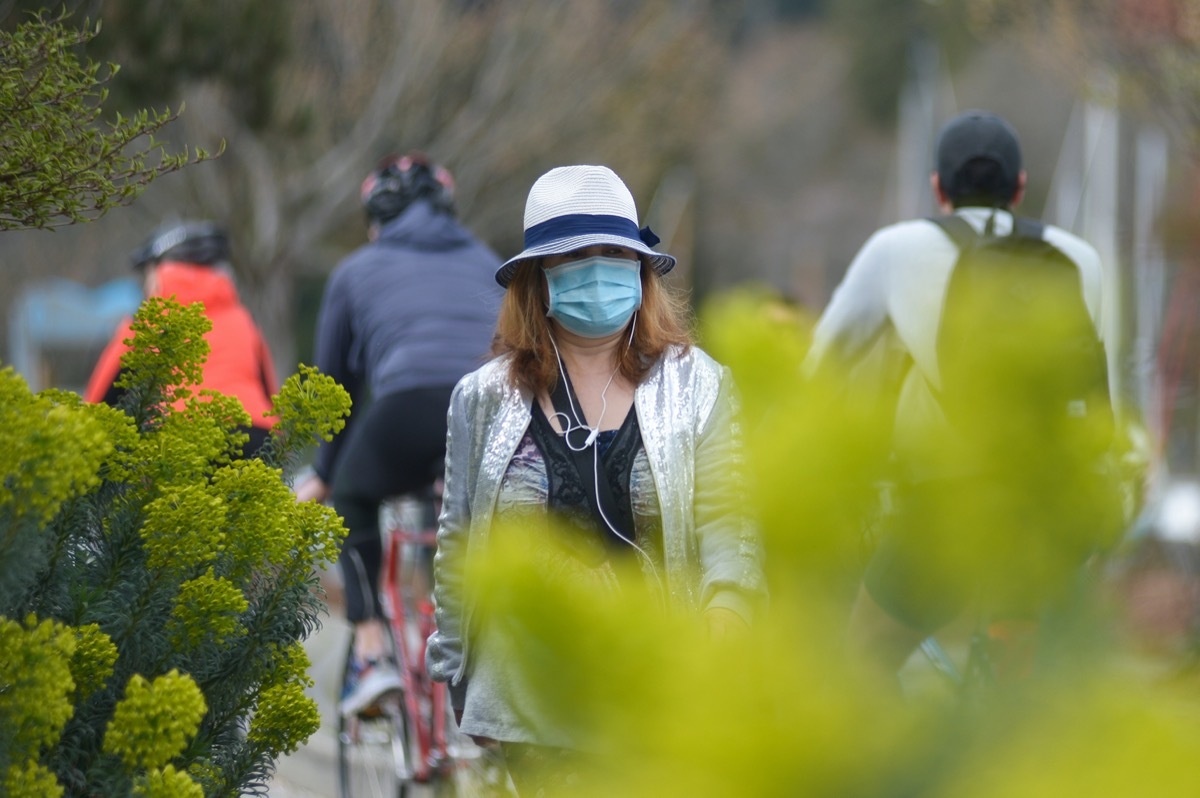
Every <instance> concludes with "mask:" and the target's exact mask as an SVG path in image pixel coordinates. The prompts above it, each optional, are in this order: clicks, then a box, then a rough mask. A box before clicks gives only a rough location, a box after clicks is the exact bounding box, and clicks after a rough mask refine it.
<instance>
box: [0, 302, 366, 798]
mask: <svg viewBox="0 0 1200 798" xmlns="http://www.w3.org/2000/svg"><path fill="white" fill-rule="evenodd" d="M209 324H210V323H209V322H208V320H207V319H206V318H205V317H204V315H203V313H202V312H201V308H200V306H199V305H193V306H191V307H188V308H185V307H182V306H181V305H179V304H178V303H176V302H174V301H172V300H162V299H151V300H148V301H147V302H146V303H145V304H144V305H143V307H142V308H141V310H140V311H139V312H138V315H137V318H136V320H135V324H134V337H133V340H132V349H131V351H130V352H129V353H128V355H127V356H126V359H125V360H124V361H123V365H124V367H125V371H124V374H125V375H126V376H125V377H124V378H123V383H122V384H123V387H124V388H125V389H126V396H125V399H124V400H123V401H124V404H123V405H122V407H121V408H110V407H105V406H97V405H87V404H84V403H83V402H82V401H81V400H80V399H79V398H78V397H77V396H76V395H74V394H70V393H66V392H61V391H54V390H50V391H44V392H42V393H39V394H32V393H30V391H29V389H28V387H27V386H26V385H25V383H24V381H23V380H22V379H21V378H20V377H19V376H17V375H16V374H15V373H14V372H13V371H12V370H11V369H5V370H3V371H0V450H2V451H3V452H4V457H5V460H4V463H3V468H2V470H0V479H2V480H3V484H2V488H0V718H3V719H4V722H3V723H2V724H0V792H3V793H4V794H6V795H13V796H17V795H30V796H35V795H36V796H39V798H40V797H41V796H47V795H129V794H135V795H144V796H192V795H195V796H199V795H209V796H224V795H240V794H243V793H244V792H246V791H248V790H254V789H255V788H261V787H262V786H263V785H264V784H265V783H266V781H267V779H268V778H269V776H270V772H271V769H272V767H273V763H274V759H275V757H276V756H278V755H279V754H280V753H283V752H288V751H292V750H295V748H296V746H297V745H299V743H301V742H303V741H304V740H305V739H307V737H308V736H309V735H311V734H312V733H313V732H314V731H315V730H316V729H317V727H318V720H319V719H318V715H317V710H316V706H315V705H314V703H313V702H312V701H311V699H309V698H307V697H306V696H305V695H304V693H303V689H304V688H305V687H306V686H309V685H310V684H311V682H310V681H309V679H308V676H307V668H308V664H309V663H308V659H307V656H306V655H305V652H304V649H303V648H302V647H301V641H302V640H303V639H304V638H305V637H306V636H307V635H308V634H310V633H311V632H312V631H313V630H314V629H315V628H316V626H317V624H318V622H319V616H320V613H321V612H322V611H324V603H323V599H322V595H321V592H320V590H319V586H318V582H317V577H316V571H317V569H319V568H321V567H323V566H324V565H326V564H327V563H329V562H331V561H332V560H333V559H334V558H335V557H336V556H337V550H338V547H339V545H340V540H341V537H342V536H343V535H344V528H343V526H342V523H341V520H340V519H339V518H338V517H337V515H336V514H334V513H333V512H332V511H331V510H330V509H328V508H325V507H322V506H320V505H317V504H314V503H304V504H299V503H297V502H296V501H295V499H294V497H293V496H292V493H291V491H290V489H289V487H288V485H287V484H286V482H285V480H284V468H286V467H288V466H290V465H293V464H294V461H295V459H296V458H297V457H298V456H299V454H300V452H302V451H303V449H304V448H305V447H307V446H308V445H309V444H311V443H312V440H313V438H314V437H316V436H323V437H330V436H331V435H332V434H333V433H334V432H336V431H337V430H338V429H340V428H341V426H342V425H343V424H344V416H345V415H346V413H347V412H348V409H349V397H348V396H347V395H346V393H345V391H343V390H342V389H341V388H340V386H338V385H337V384H336V383H335V382H334V381H333V380H332V379H330V378H328V377H325V376H323V375H320V374H318V373H316V371H315V370H313V369H310V368H306V367H302V368H301V369H300V372H299V373H298V374H296V375H294V376H293V377H291V378H290V379H289V380H288V381H287V382H286V384H285V385H284V386H283V388H282V389H281V391H280V393H279V395H278V396H276V397H275V407H276V411H277V413H278V415H279V417H280V419H281V420H280V422H279V424H278V426H277V428H276V430H275V432H276V434H275V436H274V437H273V439H272V441H271V442H270V443H269V444H268V445H267V446H266V447H265V448H264V451H263V452H262V453H260V455H259V456H258V457H256V458H255V459H248V460H244V459H241V458H240V451H241V447H242V444H243V443H244V441H245V439H246V436H245V434H244V433H243V432H239V431H238V427H239V426H241V425H246V424H248V423H249V421H250V419H249V417H248V416H247V415H246V413H245V411H244V410H243V409H242V408H241V406H240V404H239V403H238V402H237V401H236V400H234V399H231V398H228V397H222V396H217V395H212V394H208V393H204V392H199V393H197V392H195V390H194V385H195V383H196V381H197V380H198V378H199V374H200V368H199V367H200V364H201V363H202V362H203V359H204V358H205V357H206V356H207V344H206V343H205V342H204V338H203V336H204V333H205V332H206V331H207V330H208V327H209ZM181 399H182V400H184V402H185V403H184V405H183V409H181V410H174V409H173V403H175V402H176V401H177V400H181Z"/></svg>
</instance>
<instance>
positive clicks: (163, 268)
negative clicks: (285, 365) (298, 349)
mask: <svg viewBox="0 0 1200 798" xmlns="http://www.w3.org/2000/svg"><path fill="white" fill-rule="evenodd" d="M157 269H158V272H157V278H158V291H157V292H156V294H157V295H158V296H164V297H174V298H175V299H176V300H177V301H179V302H180V303H182V304H184V305H190V304H191V303H193V302H202V303H203V304H204V315H205V316H207V317H208V318H209V320H210V321H212V329H211V330H210V331H209V332H208V334H207V335H205V336H204V339H205V340H206V341H208V345H209V346H210V347H211V351H210V352H209V354H208V360H207V361H206V362H205V364H204V376H203V377H202V379H201V382H200V385H198V386H197V389H198V390H212V391H217V392H219V393H221V394H224V395H226V396H236V397H237V398H238V399H239V400H240V401H241V403H242V407H244V408H245V409H246V412H247V413H249V414H250V419H251V423H252V424H253V425H254V426H256V427H261V428H263V429H270V428H271V426H272V425H273V424H274V423H275V421H276V419H275V418H274V417H264V414H266V413H268V412H270V410H271V395H272V394H274V393H275V392H276V391H278V390H279V384H278V382H277V381H276V379H275V367H274V365H273V363H272V361H271V353H270V352H269V351H268V349H267V344H266V341H265V340H264V339H263V337H262V333H261V331H259V329H258V326H257V325H256V324H255V323H254V320H253V319H252V318H251V317H250V312H249V311H247V310H246V308H245V307H244V306H243V305H242V304H241V301H240V300H239V299H238V295H237V289H236V288H235V287H234V285H233V280H231V279H230V277H229V275H227V274H225V273H224V272H222V271H220V270H219V269H214V268H212V267H209V266H198V265H195V264H190V263H179V262H174V261H165V262H163V263H161V264H159V265H158V267H157ZM131 322H132V320H131V319H127V320H126V321H125V322H123V323H122V324H121V326H120V327H119V328H118V329H117V332H116V333H115V334H114V336H113V338H112V340H111V341H109V343H108V346H107V347H105V349H104V352H103V353H102V354H101V355H100V360H99V362H98V363H97V364H96V368H95V370H94V371H93V372H92V376H91V379H89V380H88V385H87V389H86V390H85V391H84V394H83V398H84V399H85V400H87V401H89V402H106V403H108V404H113V403H115V401H116V399H117V397H118V396H119V392H118V391H117V390H116V389H115V388H114V387H113V383H114V382H115V381H116V379H117V374H118V372H119V371H120V367H121V356H122V355H123V354H125V352H126V351H127V350H128V349H129V347H127V346H126V345H125V344H124V343H122V341H124V340H125V339H126V338H130V337H132V333H131V330H130V325H131Z"/></svg>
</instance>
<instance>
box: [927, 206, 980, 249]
mask: <svg viewBox="0 0 1200 798" xmlns="http://www.w3.org/2000/svg"><path fill="white" fill-rule="evenodd" d="M929 221H931V222H933V223H934V224H936V225H937V226H938V227H940V228H942V232H943V233H945V234H946V235H947V236H948V237H949V238H950V240H951V241H953V242H954V245H955V246H957V247H958V249H959V251H960V252H961V251H962V250H964V249H966V248H967V247H969V246H971V243H972V242H974V241H975V239H976V238H978V237H979V233H977V232H975V228H974V227H972V226H971V223H970V222H968V221H967V220H966V219H964V218H962V217H961V216H959V215H958V214H954V213H948V214H946V215H945V216H930V217H929Z"/></svg>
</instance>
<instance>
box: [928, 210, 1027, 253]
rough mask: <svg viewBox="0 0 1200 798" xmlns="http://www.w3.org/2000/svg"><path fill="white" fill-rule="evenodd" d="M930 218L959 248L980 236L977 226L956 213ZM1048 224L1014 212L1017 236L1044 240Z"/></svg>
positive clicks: (966, 245) (1014, 234)
mask: <svg viewBox="0 0 1200 798" xmlns="http://www.w3.org/2000/svg"><path fill="white" fill-rule="evenodd" d="M928 220H929V221H931V222H933V223H934V224H936V225H937V226H938V227H940V228H942V232H944V233H945V234H946V235H947V236H949V238H950V240H951V241H953V242H954V243H955V245H957V246H958V248H959V250H960V251H961V250H963V249H966V248H967V247H968V246H970V244H971V242H972V241H974V240H975V239H976V238H978V237H979V233H977V232H975V228H974V227H972V226H971V223H970V222H968V221H967V220H966V219H964V218H962V217H961V216H959V215H958V214H956V213H948V214H946V215H944V216H930V217H928ZM1045 234H1046V225H1045V224H1043V223H1042V222H1039V221H1038V220H1037V219H1030V218H1028V217H1026V216H1017V215H1016V214H1013V229H1012V235H1013V236H1014V237H1016V238H1032V239H1033V240H1035V241H1042V240H1043V239H1044V238H1045Z"/></svg>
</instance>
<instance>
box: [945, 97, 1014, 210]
mask: <svg viewBox="0 0 1200 798" xmlns="http://www.w3.org/2000/svg"><path fill="white" fill-rule="evenodd" d="M975 159H986V160H990V161H994V162H995V163H996V164H998V165H999V166H1000V169H1001V171H1002V172H1003V173H1004V177H1005V180H1006V181H1007V182H1009V183H1010V184H1011V187H1012V191H1016V189H1017V179H1018V176H1019V175H1020V174H1021V145H1020V143H1018V141H1017V132H1016V131H1015V130H1013V128H1012V125H1010V124H1008V122H1005V121H1004V120H1003V119H1002V118H1000V117H999V116H997V115H996V114H993V113H992V112H990V111H967V112H966V113H962V114H959V115H958V116H956V117H954V118H953V119H951V120H950V121H949V122H947V123H946V125H945V127H943V128H942V132H941V133H940V134H939V135H938V143H937V174H938V180H939V181H940V182H941V184H942V187H943V189H946V190H953V188H954V186H955V182H956V178H957V176H958V172H959V170H960V169H962V168H963V166H964V165H966V163H967V162H968V161H972V160H975Z"/></svg>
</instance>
